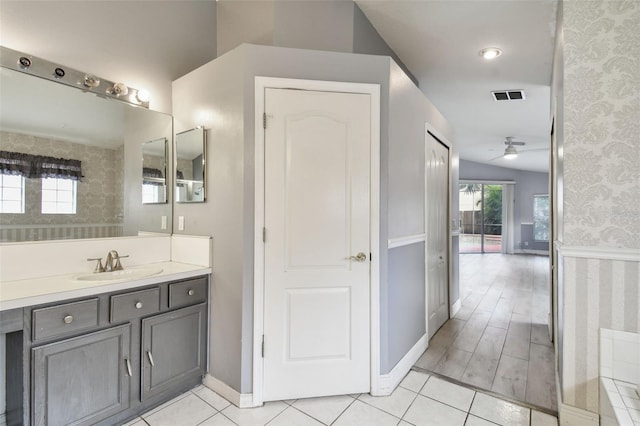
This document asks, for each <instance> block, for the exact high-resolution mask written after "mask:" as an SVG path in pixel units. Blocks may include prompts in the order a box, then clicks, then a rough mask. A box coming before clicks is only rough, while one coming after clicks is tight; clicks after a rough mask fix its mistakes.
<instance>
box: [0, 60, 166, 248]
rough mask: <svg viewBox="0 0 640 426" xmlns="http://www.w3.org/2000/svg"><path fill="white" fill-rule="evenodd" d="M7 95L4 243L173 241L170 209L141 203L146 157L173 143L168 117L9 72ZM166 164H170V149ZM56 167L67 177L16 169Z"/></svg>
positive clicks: (0, 215) (0, 124) (1, 178)
mask: <svg viewBox="0 0 640 426" xmlns="http://www.w3.org/2000/svg"><path fill="white" fill-rule="evenodd" d="M0 87H2V90H1V92H0V110H1V111H2V114H0V154H2V155H1V158H0V166H2V171H1V173H0V185H1V187H2V200H1V202H0V210H1V212H0V242H15V241H37V240H52V239H75V238H100V237H118V236H130V235H139V234H141V233H156V232H161V233H170V232H171V225H170V224H171V223H172V218H171V204H169V203H161V204H143V199H142V193H141V190H140V188H141V187H142V185H143V182H144V181H145V179H146V178H145V177H144V174H143V167H144V166H143V162H142V161H141V158H143V157H144V156H145V154H146V152H147V149H146V148H147V147H149V148H151V145H153V147H154V148H153V149H154V152H155V147H156V146H157V147H158V148H159V151H162V149H163V148H162V147H163V145H164V146H166V144H167V143H166V142H165V141H171V140H172V133H173V120H172V117H171V116H170V115H167V114H162V113H159V112H156V111H150V110H148V109H145V108H141V107H136V106H134V105H130V104H127V103H125V102H121V101H119V100H114V99H105V98H103V97H101V96H96V95H95V94H91V93H86V92H83V91H82V90H78V89H77V88H74V87H69V86H65V85H63V84H59V83H56V82H54V81H49V80H46V79H42V78H38V77H35V76H33V75H29V74H26V73H23V72H19V71H16V70H14V69H9V68H5V67H0ZM149 141H152V142H151V144H150V145H147V144H144V142H149ZM149 152H150V151H149ZM154 155H155V154H154ZM159 157H162V153H160V154H159ZM164 157H165V159H164V163H165V164H172V162H171V159H170V158H167V157H171V153H170V152H166V148H165V154H164ZM51 158H53V159H55V160H56V161H58V162H59V163H60V165H59V166H57V167H58V169H59V170H62V172H52V173H49V172H47V173H46V174H42V173H36V174H34V173H31V172H25V170H24V168H23V169H20V167H18V166H16V163H17V162H20V161H22V162H23V163H24V164H26V165H28V166H25V167H27V168H29V169H30V170H31V171H33V169H34V168H37V167H41V166H39V164H41V163H42V164H49V163H50V162H51V161H50V160H49V159H51ZM43 159H44V160H43ZM157 161H158V164H159V163H161V162H162V160H161V159H160V158H158V159H157ZM42 167H44V166H42ZM47 167H48V166H47ZM69 168H77V171H76V172H74V174H73V175H70V174H69V173H68V169H69ZM158 168H159V169H163V167H158ZM19 169H20V170H19ZM30 173H31V174H30ZM164 177H165V178H167V177H168V176H167V173H166V169H165V172H164ZM172 187H173V183H172V182H167V184H166V185H164V188H167V190H163V192H164V194H162V195H158V200H160V201H158V202H162V201H161V200H163V199H164V200H166V199H167V197H171V194H166V192H169V191H168V189H169V188H172Z"/></svg>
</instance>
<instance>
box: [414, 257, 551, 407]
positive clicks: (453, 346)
mask: <svg viewBox="0 0 640 426" xmlns="http://www.w3.org/2000/svg"><path fill="white" fill-rule="evenodd" d="M548 268H549V258H548V257H546V256H534V255H504V254H461V255H460V299H461V300H462V307H461V308H460V310H459V311H458V313H457V314H456V315H455V316H454V317H453V318H451V319H450V320H449V321H447V322H446V323H445V324H444V325H443V326H442V328H441V329H440V330H439V331H438V332H437V333H436V335H435V336H434V337H433V339H431V341H430V342H429V348H428V349H427V350H426V351H425V353H424V354H422V356H421V357H420V359H419V360H418V361H417V362H416V364H415V366H416V367H419V368H422V369H424V370H427V371H431V372H435V373H438V374H441V375H444V376H447V377H450V378H452V379H455V380H458V381H460V382H462V383H466V384H470V385H473V386H476V387H478V388H480V389H485V390H490V391H492V392H495V393H496V394H500V395H503V396H506V397H508V398H511V399H514V400H518V401H523V402H526V403H528V404H532V405H535V406H538V407H542V408H546V409H549V410H553V411H556V410H557V407H556V385H555V374H554V360H553V346H552V343H551V341H550V340H549V334H548V328H547V314H548V312H549V294H550V291H549V269H548Z"/></svg>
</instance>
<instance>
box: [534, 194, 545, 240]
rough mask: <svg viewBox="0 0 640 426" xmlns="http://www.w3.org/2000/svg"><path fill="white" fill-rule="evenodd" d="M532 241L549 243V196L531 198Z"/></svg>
mask: <svg viewBox="0 0 640 426" xmlns="http://www.w3.org/2000/svg"><path fill="white" fill-rule="evenodd" d="M533 239H534V240H535V241H549V194H545V195H534V196H533Z"/></svg>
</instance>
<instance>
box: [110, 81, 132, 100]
mask: <svg viewBox="0 0 640 426" xmlns="http://www.w3.org/2000/svg"><path fill="white" fill-rule="evenodd" d="M107 93H108V94H110V95H114V96H118V97H119V96H126V95H127V93H129V88H128V87H127V85H126V84H124V83H114V84H113V86H111V87H110V88H108V89H107Z"/></svg>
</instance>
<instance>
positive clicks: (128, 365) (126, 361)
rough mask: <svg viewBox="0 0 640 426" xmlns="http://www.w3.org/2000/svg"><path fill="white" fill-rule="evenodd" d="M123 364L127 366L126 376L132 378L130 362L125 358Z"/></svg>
mask: <svg viewBox="0 0 640 426" xmlns="http://www.w3.org/2000/svg"><path fill="white" fill-rule="evenodd" d="M124 362H125V365H126V366H127V374H128V375H129V377H131V376H133V373H132V372H131V362H129V359H128V358H125V360H124Z"/></svg>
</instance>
